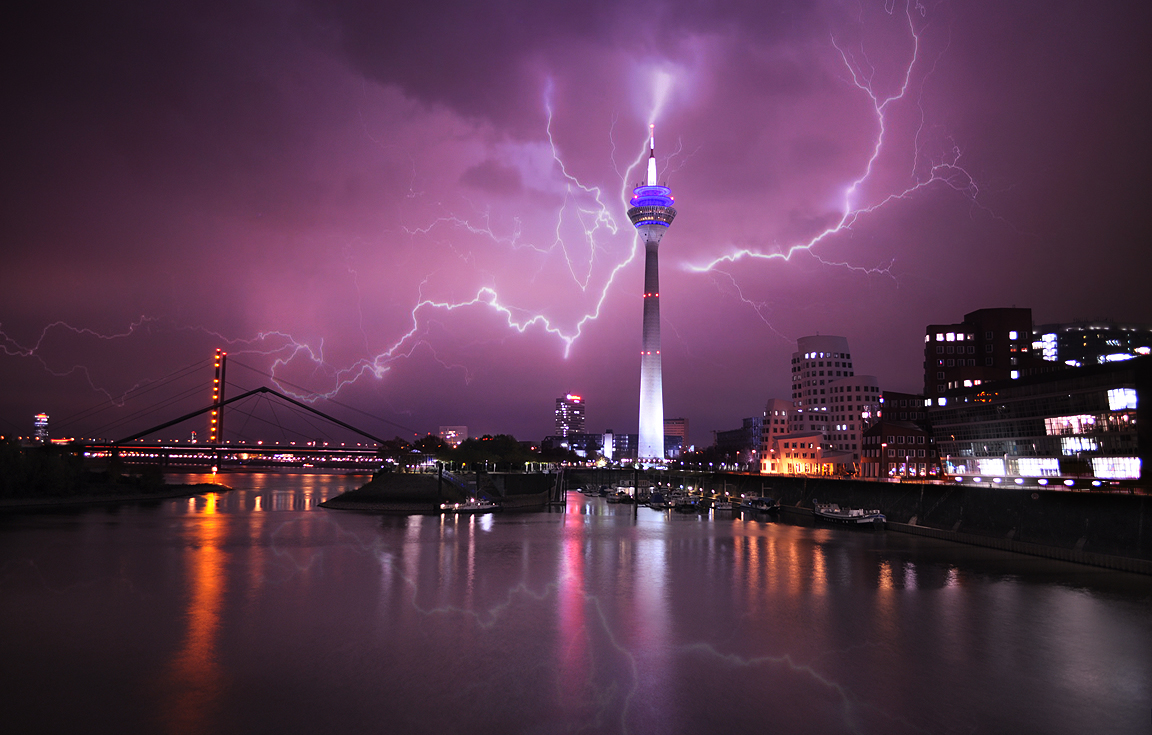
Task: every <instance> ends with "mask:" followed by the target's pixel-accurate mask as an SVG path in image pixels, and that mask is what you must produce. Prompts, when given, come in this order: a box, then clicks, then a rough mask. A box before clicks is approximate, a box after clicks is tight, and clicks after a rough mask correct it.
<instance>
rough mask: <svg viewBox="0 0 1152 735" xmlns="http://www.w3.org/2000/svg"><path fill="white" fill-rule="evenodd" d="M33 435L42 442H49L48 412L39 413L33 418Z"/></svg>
mask: <svg viewBox="0 0 1152 735" xmlns="http://www.w3.org/2000/svg"><path fill="white" fill-rule="evenodd" d="M32 428H33V436H34V437H35V438H36V441H38V442H40V443H41V444H47V443H48V414H46V413H38V414H36V416H35V418H33V419H32Z"/></svg>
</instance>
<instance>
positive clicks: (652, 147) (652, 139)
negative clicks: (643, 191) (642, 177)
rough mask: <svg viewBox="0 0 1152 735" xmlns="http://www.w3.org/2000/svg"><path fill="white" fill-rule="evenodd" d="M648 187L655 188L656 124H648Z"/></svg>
mask: <svg viewBox="0 0 1152 735" xmlns="http://www.w3.org/2000/svg"><path fill="white" fill-rule="evenodd" d="M648 151H649V153H648V186H656V123H649V124H648Z"/></svg>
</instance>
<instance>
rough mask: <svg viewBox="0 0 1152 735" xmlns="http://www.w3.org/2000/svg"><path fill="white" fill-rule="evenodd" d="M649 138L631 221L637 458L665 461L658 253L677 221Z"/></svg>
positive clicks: (652, 132)
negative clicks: (636, 259)
mask: <svg viewBox="0 0 1152 735" xmlns="http://www.w3.org/2000/svg"><path fill="white" fill-rule="evenodd" d="M655 127H656V126H655V125H652V126H650V128H649V136H648V149H649V154H648V179H647V183H646V184H644V185H641V186H637V187H636V188H635V189H634V190H633V191H632V200H631V202H630V205H631V207H630V209H629V210H628V219H630V220H632V224H633V226H635V227H636V229H637V231H639V233H640V237H641V238H642V239H643V240H644V343H643V346H642V348H641V351H640V431H639V437H638V439H639V441H638V446H637V457H638V458H640V459H663V458H664V387H663V382H662V378H661V372H660V266H659V261H658V259H657V250H658V249H659V247H660V238H662V237H663V236H664V231H665V230H667V229H668V226H669V225H671V224H672V220H673V218H675V217H676V210H675V209H674V208H673V207H672V204H673V201H674V200H673V198H672V190H671V189H669V188H668V187H667V186H660V185H659V184H657V183H656V133H655Z"/></svg>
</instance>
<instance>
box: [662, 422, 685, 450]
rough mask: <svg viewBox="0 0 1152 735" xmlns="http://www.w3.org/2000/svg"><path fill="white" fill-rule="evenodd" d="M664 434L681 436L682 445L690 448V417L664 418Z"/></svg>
mask: <svg viewBox="0 0 1152 735" xmlns="http://www.w3.org/2000/svg"><path fill="white" fill-rule="evenodd" d="M664 436H666V437H668V436H678V437H680V446H681V447H683V448H684V449H685V450H687V449H688V419H684V418H676V419H664Z"/></svg>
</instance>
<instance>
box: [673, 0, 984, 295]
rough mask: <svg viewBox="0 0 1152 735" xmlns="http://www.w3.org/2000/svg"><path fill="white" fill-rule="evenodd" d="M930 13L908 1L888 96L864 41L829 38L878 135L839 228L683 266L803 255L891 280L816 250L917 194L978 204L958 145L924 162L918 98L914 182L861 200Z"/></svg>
mask: <svg viewBox="0 0 1152 735" xmlns="http://www.w3.org/2000/svg"><path fill="white" fill-rule="evenodd" d="M884 11H885V12H886V13H887V14H888V15H895V14H896V8H895V3H893V2H891V1H889V2H887V3H886V4H885V7H884ZM926 14H927V11H926V9H925V7H924V6H923V5H922V4H921V3H920V2H918V1H916V2H913V0H907V2H905V5H904V11H903V14H902V15H903V17H904V21H903V22H905V23H906V24H907V33H908V36H909V37H910V39H911V46H912V48H911V53H910V58H909V60H908V62H907V64H906V65H905V66H904V67H903V70H902V73H901V74H900V82H899V84H898V86H897V88H896V90H895V91H892V92H891V93H888V94H885V93H883V92H881V91H879V89H878V82H877V81H876V73H875V67H874V66H873V65H872V63H871V61H870V60H869V59H868V56H867V54H866V53H865V52H864V49H863V42H861V44H860V49H859V50H853V49H851V48H849V47H847V46H846V45H843V44H842V43H841V42H840V41H838V40H837V38H836V36H835V34H834V33H833V34H830V37H831V43H832V46H833V48H835V49H836V51H837V53H838V54H839V56H840V59H841V61H842V62H843V65H844V68H845V69H846V70H847V72H848V74H849V76H850V82H849V83H850V84H851V85H852V86H853V87H854V88H855V89H857V90H859V91H860V92H861V93H863V95H864V96H865V97H866V98H867V99H868V100H869V102H870V103H871V112H872V114H873V116H874V119H875V123H876V131H877V132H876V137H875V141H874V143H873V145H872V151H871V154H870V155H869V157H868V160H867V162H866V163H865V165H864V167H863V170H862V172H861V173H860V175H859V176H858V177H857V178H856V179H854V180H853V181H852V182H851V183H850V184H849V185H848V186H847V187H846V188H845V190H844V193H843V204H842V206H841V209H840V214H839V218H838V219H837V221H836V222H835V224H833V225H831V226H829V227H827V228H825V229H824V230H823V231H821V232H819V233H817V234H815V235H814V236H812V237H811V238H809V239H808V240H805V241H801V242H795V243H792V244H790V245H787V246H784V247H777V248H776V249H774V250H772V251H770V252H764V251H762V250H753V249H739V250H735V251H733V252H730V253H727V254H725V255H722V256H720V257H718V258H715V259H714V260H712V261H710V262H708V263H703V264H686V266H685V267H686V269H687V270H689V271H693V272H697V273H703V272H707V271H711V270H714V269H716V268H717V267H718V266H720V265H721V264H723V263H734V262H736V261H739V260H742V259H745V258H748V259H759V260H782V261H790V260H791V259H792V256H793V255H796V254H805V255H809V256H811V257H813V258H815V259H816V260H818V261H819V262H820V263H822V264H824V265H828V266H836V267H841V268H845V269H848V270H850V271H855V272H859V273H862V274H869V275H874V274H878V275H886V276H891V275H892V273H891V265H892V264H891V263H889V264H888V265H887V266H880V267H864V266H859V265H853V264H851V263H849V262H846V261H829V260H825V259H823V258H821V257H820V256H819V255H818V254H817V253H815V252H814V248H815V247H816V246H817V245H819V244H820V243H822V242H824V241H826V240H827V239H829V238H830V237H832V236H834V235H837V234H839V233H842V232H845V231H847V230H850V229H851V228H852V227H853V225H855V224H856V223H857V222H858V221H859V220H860V219H861V218H863V217H866V216H867V215H870V214H873V213H874V212H876V211H878V210H880V209H882V208H884V207H887V206H889V205H891V204H893V203H894V202H897V201H901V200H906V199H908V198H909V197H911V196H913V195H914V194H916V193H917V192H919V191H921V190H923V189H926V188H929V187H934V186H946V187H949V188H951V189H953V190H955V191H957V192H960V193H961V194H963V195H964V196H966V197H967V198H969V199H970V200H971V201H972V202H973V203H976V204H977V205H978V203H977V202H976V198H977V196H978V194H979V188H978V187H977V185H976V182H975V179H974V178H973V177H972V176H971V175H970V174H969V173H968V172H967V171H966V170H965V169H964V168H963V167H962V166H961V165H960V158H961V151H960V148H959V146H957V145H955V143H954V142H953V143H952V144H951V146H950V147H949V148H948V149H947V150H946V151H944V152H943V153H942V154H940V155H939V156H938V157H937V158H936V160H934V161H930V162H929V163H927V164H925V163H923V162H922V161H921V157H922V155H923V154H922V150H921V148H922V145H921V136H922V135H923V132H924V126H925V120H924V111H923V108H922V107H921V106H920V99H919V97H917V98H916V100H915V102H916V104H917V106H918V109H919V110H920V125H919V127H918V128H917V130H916V133H915V135H914V136H913V150H912V156H913V164H912V171H911V172H910V177H911V179H912V183H911V184H909V185H908V186H906V187H904V188H903V189H900V190H898V191H892V192H889V193H887V194H884V195H881V196H879V197H878V198H875V199H874V200H873V201H871V202H868V203H862V202H858V201H857V200H858V199H862V198H864V194H863V191H862V190H863V189H864V188H865V185H866V184H868V183H870V181H871V180H873V179H874V174H875V172H876V166H877V163H878V162H879V160H880V159H881V156H882V155H883V153H884V149H885V147H886V146H885V144H886V143H887V142H888V140H887V138H888V134H889V114H890V113H891V111H892V108H893V107H894V106H896V105H898V104H899V103H901V102H905V101H907V100H909V99H911V98H912V94H911V91H912V88H913V86H912V84H913V83H912V80H913V77H914V76H915V74H916V72H917V70H918V68H919V67H920V66H922V65H923V64H924V59H923V58H922V56H923V51H922V49H921V45H922V33H923V27H921V28H920V29H919V30H918V29H917V23H916V16H917V15H919V16H920V17H921V18H922V19H923V18H924V17H925V16H926ZM858 22H859V23H860V24H863V19H862V18H860V19H858ZM945 50H946V48H945ZM943 53H944V51H943V50H942V51H941V52H940V55H943ZM940 55H937V56H936V58H935V59H934V60H933V62H932V66H931V68H930V69H929V70H928V71H927V73H926V74H925V75H924V79H925V80H927V78H929V77H930V76H931V75H932V72H933V71H934V70H935V65H936V63H937V62H938V61H939V58H940ZM978 206H979V205H978Z"/></svg>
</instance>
